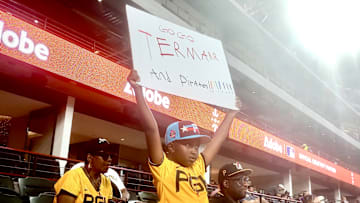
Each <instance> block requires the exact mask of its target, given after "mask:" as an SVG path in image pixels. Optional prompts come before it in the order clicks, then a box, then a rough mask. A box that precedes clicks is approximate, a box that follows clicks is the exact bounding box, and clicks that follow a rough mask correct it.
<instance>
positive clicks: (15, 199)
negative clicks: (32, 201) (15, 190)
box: [0, 193, 23, 203]
mask: <svg viewBox="0 0 360 203" xmlns="http://www.w3.org/2000/svg"><path fill="white" fill-rule="evenodd" d="M0 202H4V203H5V202H6V203H22V202H23V199H22V198H21V197H20V196H19V195H11V194H2V193H0Z"/></svg>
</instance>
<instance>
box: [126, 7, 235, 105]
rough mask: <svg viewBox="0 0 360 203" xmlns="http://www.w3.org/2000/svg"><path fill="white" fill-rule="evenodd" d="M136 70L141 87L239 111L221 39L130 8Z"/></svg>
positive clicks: (130, 28)
mask: <svg viewBox="0 0 360 203" xmlns="http://www.w3.org/2000/svg"><path fill="white" fill-rule="evenodd" d="M126 12H127V16H128V24H129V32H130V41H131V50H132V56H133V64H134V68H135V69H136V70H137V71H138V72H139V75H140V77H141V84H142V85H144V86H146V87H149V88H152V89H156V90H160V91H164V92H167V93H170V94H175V95H178V96H182V97H186V98H190V99H194V100H198V101H202V102H206V103H210V104H214V105H218V106H223V107H227V108H231V109H234V108H235V93H234V88H233V84H232V81H231V77H230V73H229V68H228V65H227V62H226V58H225V54H224V50H223V47H222V44H221V42H220V41H219V40H216V39H213V38H210V37H208V36H205V35H202V34H199V33H197V32H194V31H191V30H189V29H186V28H184V27H181V26H178V25H175V24H173V23H170V22H168V21H165V20H162V19H160V18H158V17H155V16H152V15H150V14H148V13H145V12H143V11H140V10H138V9H135V8H133V7H130V6H127V7H126Z"/></svg>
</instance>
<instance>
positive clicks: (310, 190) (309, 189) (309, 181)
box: [308, 176, 312, 195]
mask: <svg viewBox="0 0 360 203" xmlns="http://www.w3.org/2000/svg"><path fill="white" fill-rule="evenodd" d="M308 184H309V188H308V192H309V194H310V195H312V187H311V177H310V176H309V178H308Z"/></svg>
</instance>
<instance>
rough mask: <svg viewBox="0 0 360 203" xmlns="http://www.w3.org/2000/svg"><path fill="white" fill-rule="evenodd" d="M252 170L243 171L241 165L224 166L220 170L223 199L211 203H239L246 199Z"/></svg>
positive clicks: (213, 200)
mask: <svg viewBox="0 0 360 203" xmlns="http://www.w3.org/2000/svg"><path fill="white" fill-rule="evenodd" d="M251 173H252V170H251V169H243V168H242V166H241V165H240V163H231V164H226V165H224V166H223V167H222V168H221V169H220V170H219V185H220V193H221V197H219V198H214V199H211V201H210V202H211V203H232V202H234V203H235V202H238V201H240V200H242V199H244V198H245V197H246V191H247V188H248V186H249V181H250V179H249V176H248V175H250V174H251Z"/></svg>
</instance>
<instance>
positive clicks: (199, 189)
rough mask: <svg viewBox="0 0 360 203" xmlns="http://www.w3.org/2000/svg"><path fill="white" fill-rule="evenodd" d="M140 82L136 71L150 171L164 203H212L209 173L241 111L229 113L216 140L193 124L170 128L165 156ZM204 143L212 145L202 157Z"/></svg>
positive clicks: (132, 79) (134, 85) (131, 79)
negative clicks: (209, 201)
mask: <svg viewBox="0 0 360 203" xmlns="http://www.w3.org/2000/svg"><path fill="white" fill-rule="evenodd" d="M139 80H140V78H139V76H138V74H137V72H136V71H135V70H133V71H132V72H131V73H130V75H129V78H128V81H129V83H130V85H131V86H132V88H133V89H134V92H135V96H136V101H137V102H136V103H137V106H138V109H139V118H140V119H141V123H142V125H143V128H144V131H145V135H146V142H147V148H148V151H149V167H150V170H151V172H152V174H153V177H154V185H155V187H156V189H157V194H158V196H159V199H160V203H163V202H172V203H180V202H181V203H183V202H191V203H194V202H204V203H205V202H208V197H207V191H206V183H205V178H204V175H205V169H206V166H207V165H208V164H210V162H211V161H212V160H213V158H214V157H215V155H216V154H217V152H218V151H219V149H220V147H221V144H222V143H223V142H224V141H225V140H226V138H227V136H228V132H229V129H230V125H231V123H232V121H233V119H234V117H235V115H236V114H237V112H238V111H230V112H228V113H227V115H226V116H225V118H224V120H223V122H222V124H221V126H220V127H219V128H218V130H217V131H216V132H215V136H214V138H213V139H212V140H211V139H210V137H209V136H208V135H202V134H201V133H200V130H199V128H198V126H197V125H196V124H194V123H192V122H190V121H179V122H175V123H172V124H170V125H169V126H168V127H167V130H166V134H165V145H166V147H167V150H166V151H167V152H168V153H167V154H164V151H163V148H162V145H161V138H160V134H159V129H158V124H157V122H156V120H155V118H154V116H153V114H152V113H151V111H150V109H149V107H148V106H147V103H146V102H145V99H144V95H143V91H142V87H141V86H140V85H139V84H138V83H137V82H138V81H139ZM238 103H239V104H240V102H238ZM238 106H240V105H238ZM210 140H211V141H210ZM204 143H208V144H207V146H206V148H205V149H204V151H203V153H201V155H199V146H200V144H204Z"/></svg>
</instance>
